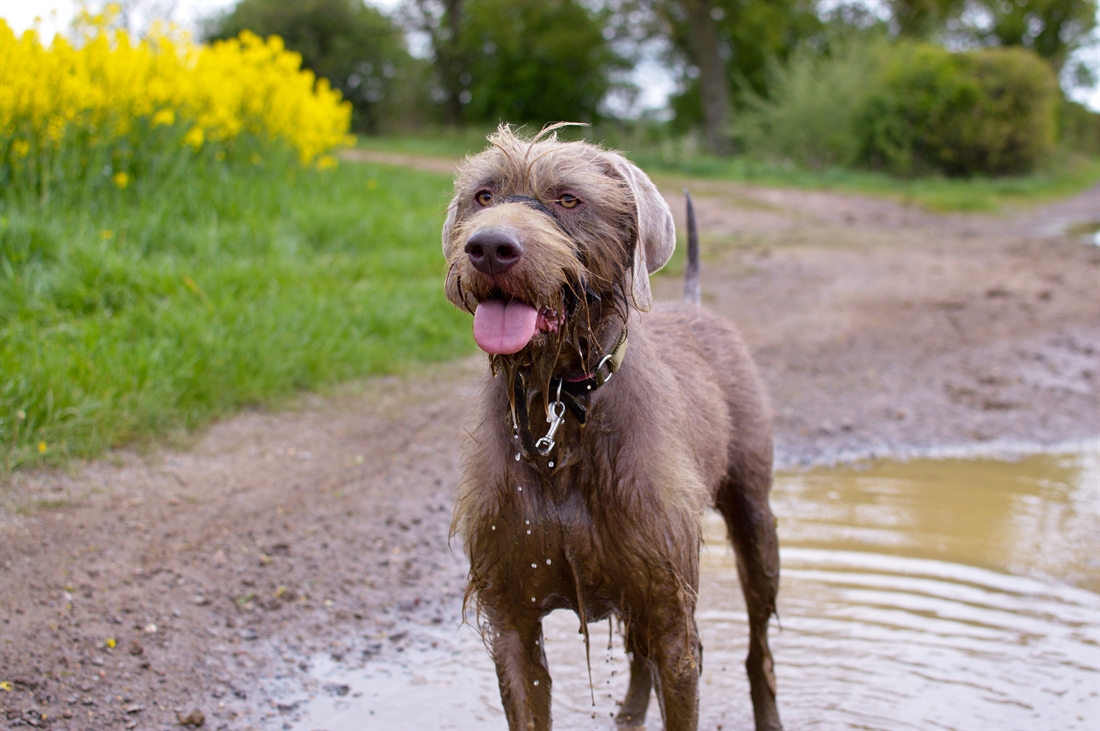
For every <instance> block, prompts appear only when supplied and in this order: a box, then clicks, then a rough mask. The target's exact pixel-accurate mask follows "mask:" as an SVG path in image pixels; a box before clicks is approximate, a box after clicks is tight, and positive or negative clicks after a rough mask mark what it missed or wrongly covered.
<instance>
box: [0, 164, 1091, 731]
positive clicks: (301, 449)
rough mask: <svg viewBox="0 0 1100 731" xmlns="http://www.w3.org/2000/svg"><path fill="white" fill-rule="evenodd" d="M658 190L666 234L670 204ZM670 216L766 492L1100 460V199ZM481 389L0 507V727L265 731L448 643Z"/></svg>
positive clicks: (428, 383)
mask: <svg viewBox="0 0 1100 731" xmlns="http://www.w3.org/2000/svg"><path fill="white" fill-rule="evenodd" d="M389 162H395V161H392V160H391V161H389ZM413 162H416V161H413ZM425 164H427V163H425ZM432 164H436V165H438V161H436V162H435V163H432ZM658 182H659V183H661V187H662V190H665V191H666V192H667V193H668V194H669V200H670V202H671V203H672V204H673V206H674V210H677V211H679V210H682V201H681V200H680V198H679V197H678V195H677V194H676V193H675V192H674V191H676V190H678V189H679V188H680V187H682V182H683V181H672V180H669V181H658ZM691 188H692V190H693V191H694V192H695V196H696V204H697V208H698V211H699V218H700V225H701V228H702V232H703V246H704V250H705V259H704V278H703V290H704V300H705V303H706V304H707V305H708V306H710V307H712V308H713V309H715V310H717V311H719V312H721V313H723V314H726V315H728V316H730V317H731V318H733V319H734V320H736V321H737V322H738V323H739V325H740V326H741V328H742V330H743V332H744V334H745V337H746V339H747V340H748V342H749V343H750V345H751V346H752V347H753V349H754V351H755V353H756V357H757V360H758V362H759V364H760V367H761V369H762V371H763V373H764V376H765V379H766V380H767V382H768V385H769V387H770V389H771V392H772V395H773V402H774V408H775V412H776V417H777V441H778V446H779V452H778V453H779V460H780V462H781V463H782V464H785V465H795V464H798V463H804V462H812V461H821V460H830V459H836V458H843V457H845V456H853V455H867V454H871V453H874V454H885V453H899V452H900V453H905V452H908V451H914V450H928V449H931V448H935V447H938V446H949V445H967V444H978V443H994V444H997V443H1009V442H1028V443H1037V444H1044V443H1052V442H1058V441H1062V440H1067V439H1077V438H1092V437H1096V436H1097V435H1100V383H1098V381H1100V249H1098V248H1097V247H1094V246H1089V245H1086V244H1084V243H1082V242H1081V241H1078V240H1074V239H1070V238H1066V237H1063V236H1061V235H1060V232H1061V231H1062V230H1064V229H1063V228H1062V227H1061V226H1062V223H1061V222H1065V223H1072V222H1077V221H1086V220H1097V218H1100V188H1096V189H1093V190H1091V191H1089V192H1088V193H1086V194H1084V195H1082V196H1079V197H1078V198H1075V199H1073V200H1071V201H1065V202H1061V203H1058V204H1056V205H1054V206H1050V207H1047V208H1045V209H1039V210H1034V211H1029V212H1026V213H1021V214H1019V215H1014V216H1001V217H991V216H961V215H958V216H937V215H932V214H929V213H926V212H923V211H921V210H919V209H913V208H907V207H904V206H900V205H898V204H895V203H891V202H888V201H883V200H879V199H872V198H860V197H853V196H842V195H836V194H829V193H805V192H797V191H784V190H773V189H758V188H750V187H746V186H740V185H728V184H719V183H693V184H692V185H691ZM1052 222H1054V223H1058V225H1057V226H1055V225H1054V223H1052ZM679 287H680V278H679V275H678V274H675V273H673V274H669V275H662V276H659V277H658V278H657V280H656V283H655V289H656V291H657V293H658V296H659V297H665V298H671V297H676V296H678V292H679ZM482 367H484V363H483V361H482V359H481V358H473V359H470V360H469V361H465V362H463V363H460V364H458V365H457V366H456V365H455V364H449V365H443V366H435V367H431V368H425V369H422V370H419V371H417V372H414V373H410V374H408V375H407V376H405V377H401V378H387V379H375V380H370V381H367V382H364V383H360V384H352V385H349V386H346V387H343V388H341V389H339V390H338V391H337V392H336V393H334V394H332V395H329V396H325V397H304V398H303V399H302V401H301V403H300V405H299V408H297V409H293V410H289V411H287V412H284V413H277V414H267V413H245V414H242V415H240V416H238V417H236V418H233V419H231V420H228V421H226V422H224V423H221V424H218V425H216V426H214V427H212V428H211V429H209V430H207V431H206V432H205V433H204V434H202V435H201V436H200V437H199V438H198V439H197V442H196V444H195V445H194V446H193V448H191V449H189V450H187V451H172V450H168V449H163V450H160V451H157V452H155V453H153V454H146V455H139V454H135V453H133V452H129V451H120V452H117V453H113V454H110V455H107V456H106V457H104V458H103V459H102V460H99V461H96V462H93V463H90V464H87V465H81V466H77V467H75V468H74V470H73V472H72V474H62V473H58V472H49V473H42V472H39V473H32V474H17V475H16V476H15V477H14V478H12V479H10V480H8V482H7V483H6V484H4V485H2V486H0V496H2V499H3V501H2V505H0V622H2V625H0V681H2V682H4V683H5V685H3V686H0V725H2V724H5V723H6V724H7V725H9V726H12V727H15V726H20V725H30V726H39V727H50V728H72V729H117V728H142V729H159V728H168V727H173V726H178V724H179V723H180V722H181V721H182V722H192V723H197V722H199V721H200V718H201V720H202V723H203V724H204V727H205V728H233V729H238V728H265V729H266V728H279V727H280V726H281V724H282V719H284V718H285V717H287V715H288V714H290V715H292V714H293V713H294V711H295V709H294V708H293V707H291V706H290V705H286V704H283V705H280V701H281V699H280V698H278V697H274V695H273V694H272V693H270V692H265V690H264V689H265V688H270V687H272V686H271V685H270V682H269V681H271V680H272V679H277V680H278V681H279V682H281V683H284V684H286V683H290V684H293V683H295V682H299V681H300V679H301V678H302V677H303V676H304V675H305V673H306V671H307V670H308V658H310V657H311V656H315V655H316V653H319V652H327V653H329V654H331V655H332V657H333V658H336V659H337V661H343V660H351V659H355V660H359V659H361V658H369V657H370V656H372V655H373V654H376V653H377V652H379V650H380V648H382V647H383V646H384V645H385V646H388V647H396V648H397V649H400V647H401V646H402V645H403V643H407V642H409V637H410V629H415V627H416V626H417V625H418V624H433V623H445V624H447V625H454V624H457V622H458V620H459V611H460V595H461V589H462V584H463V579H464V567H463V565H462V562H461V561H460V560H459V559H458V558H456V557H455V555H454V554H453V552H452V551H450V550H449V549H448V545H447V525H448V522H449V516H450V501H451V488H452V486H453V485H454V483H455V481H456V477H457V460H458V446H459V442H460V437H461V427H462V423H463V418H464V413H465V410H466V405H467V404H468V402H469V399H470V398H472V394H471V391H470V389H469V385H468V384H470V383H471V381H472V379H473V377H474V374H475V373H476V372H477V370H478V369H480V368H482ZM332 692H334V693H339V692H340V689H339V688H334V689H332Z"/></svg>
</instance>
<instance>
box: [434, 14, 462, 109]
mask: <svg viewBox="0 0 1100 731" xmlns="http://www.w3.org/2000/svg"><path fill="white" fill-rule="evenodd" d="M446 6H447V18H446V19H447V30H448V35H449V37H448V38H447V39H446V40H445V41H444V42H443V43H442V44H440V46H441V47H440V48H439V49H438V51H437V53H438V54H439V56H440V59H439V60H440V69H439V71H440V76H441V77H442V79H441V80H442V81H443V85H444V86H445V87H446V89H447V107H446V109H447V112H446V114H447V124H449V125H451V126H452V127H459V126H461V125H462V71H463V69H464V66H465V64H463V63H462V54H461V52H460V51H459V47H460V46H459V37H458V34H459V30H460V28H461V21H462V0H446Z"/></svg>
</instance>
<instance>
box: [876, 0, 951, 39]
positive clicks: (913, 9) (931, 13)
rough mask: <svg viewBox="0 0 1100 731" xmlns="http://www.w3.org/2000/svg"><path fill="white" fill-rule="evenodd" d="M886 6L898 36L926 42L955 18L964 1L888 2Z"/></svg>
mask: <svg viewBox="0 0 1100 731" xmlns="http://www.w3.org/2000/svg"><path fill="white" fill-rule="evenodd" d="M887 5H888V6H889V8H890V15H891V17H892V18H893V20H894V25H895V26H896V28H895V30H896V32H897V34H898V35H899V36H901V37H902V38H915V39H919V40H926V39H928V38H931V37H932V36H934V35H935V34H937V33H939V32H941V31H942V30H943V29H944V28H945V27H946V25H947V22H948V20H950V19H953V18H957V17H958V16H959V15H960V14H961V13H962V11H963V9H964V7H965V5H966V0H889V2H888V3H887Z"/></svg>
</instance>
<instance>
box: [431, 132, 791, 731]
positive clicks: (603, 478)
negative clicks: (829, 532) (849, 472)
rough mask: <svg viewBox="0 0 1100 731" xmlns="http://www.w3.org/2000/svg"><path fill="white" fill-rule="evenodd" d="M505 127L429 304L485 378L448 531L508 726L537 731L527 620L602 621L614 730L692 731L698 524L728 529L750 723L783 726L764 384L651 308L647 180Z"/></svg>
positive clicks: (486, 155) (626, 167)
mask: <svg viewBox="0 0 1100 731" xmlns="http://www.w3.org/2000/svg"><path fill="white" fill-rule="evenodd" d="M561 126H562V125H554V126H552V127H549V128H547V129H545V130H543V132H542V133H540V134H539V135H537V136H536V137H535V138H533V139H523V138H521V137H519V136H517V135H516V134H515V133H514V132H513V131H512V130H511V129H510V128H509V127H506V126H502V127H501V128H500V129H499V130H498V131H497V132H496V133H495V134H494V135H492V136H491V137H490V138H489V142H490V143H491V146H490V147H489V149H487V150H486V151H485V152H483V153H481V154H479V155H477V156H476V157H473V158H470V159H468V160H467V161H466V162H465V163H464V165H463V166H462V167H461V169H460V171H459V174H458V178H457V182H456V185H455V188H456V193H455V197H454V200H453V201H452V202H451V205H450V208H449V210H448V215H447V219H446V223H445V224H444V226H443V253H444V255H445V256H446V258H447V278H446V294H447V297H448V299H449V300H450V301H451V302H452V303H453V304H454V305H455V306H457V307H460V308H462V309H465V310H467V311H469V312H470V313H472V314H473V330H474V339H475V340H476V341H477V344H478V345H479V346H480V347H481V349H482V350H484V351H486V352H487V353H489V356H490V357H489V361H490V369H489V370H490V374H488V375H487V378H486V381H485V384H484V388H483V392H482V394H481V398H480V399H479V400H478V402H477V406H476V413H475V414H474V419H473V422H472V424H471V427H470V430H469V436H468V439H467V442H466V444H465V446H464V464H463V476H462V481H461V483H460V485H459V488H458V497H457V502H456V505H455V510H454V518H453V523H452V532H453V533H454V534H456V535H458V536H460V537H461V539H462V542H463V546H464V548H465V551H466V553H467V555H468V557H469V561H470V575H469V582H468V585H467V589H466V606H467V607H470V608H472V609H474V610H475V611H476V614H477V616H478V619H479V624H480V626H481V629H482V632H483V636H484V638H485V640H486V644H487V646H488V647H489V649H490V652H491V655H492V657H493V660H494V662H495V663H496V669H497V677H498V679H499V682H500V694H501V699H502V701H503V704H504V710H505V713H506V715H507V718H508V725H509V728H511V729H514V730H516V729H520V730H524V731H534V730H535V729H548V728H550V726H551V719H550V673H549V669H548V668H547V663H546V655H545V652H544V651H543V639H542V618H543V617H544V616H545V615H546V614H548V613H549V612H551V611H553V610H555V609H571V610H573V611H575V612H576V613H577V615H578V616H579V618H580V622H581V629H582V632H584V634H585V639H586V641H587V639H588V634H587V632H588V629H587V628H588V623H590V622H594V621H599V620H601V619H605V618H607V617H609V616H615V617H617V618H618V619H619V620H620V622H621V627H622V628H623V635H624V640H625V644H626V649H627V652H628V654H629V657H630V685H629V689H628V691H627V696H626V699H625V700H624V701H623V704H622V709H621V711H620V713H619V714H618V716H617V717H616V721H617V723H618V724H620V725H623V726H632V725H641V724H642V723H644V719H645V713H646V708H647V706H648V704H649V698H650V695H651V691H652V690H653V689H656V695H657V698H658V701H659V703H660V708H661V714H662V716H663V719H664V724H665V728H666V729H670V730H679V729H694V728H696V726H697V724H698V705H699V690H698V686H699V675H700V672H701V670H702V660H703V657H702V646H701V644H700V641H699V634H698V631H697V628H696V624H695V619H694V612H695V604H696V599H697V589H698V582H699V548H700V541H701V527H700V517H701V514H702V512H703V511H704V510H705V509H706V508H707V507H708V505H711V506H714V507H715V508H717V509H718V510H719V512H721V514H722V516H723V517H724V518H725V521H726V525H727V526H728V528H729V533H730V538H731V541H732V543H733V546H734V549H735V551H736V555H737V567H738V572H739V575H740V579H741V586H742V590H743V592H744V595H745V600H746V604H747V607H748V614H749V627H750V643H749V654H748V660H747V662H746V667H747V669H748V676H749V681H750V687H751V695H752V702H753V708H754V714H755V719H756V727H757V729H775V728H779V727H780V723H779V715H778V712H777V710H776V704H775V678H774V675H773V671H772V657H771V652H770V650H769V648H768V639H767V632H768V621H769V619H770V617H771V615H772V614H773V613H774V612H775V598H776V592H777V591H778V587H779V552H778V543H777V539H776V533H775V519H774V518H773V517H772V513H771V509H770V507H769V505H768V493H769V491H770V489H771V467H772V435H771V422H770V416H769V411H768V407H767V405H766V401H765V396H764V390H763V387H762V384H761V382H760V378H759V376H758V375H757V372H756V369H755V367H754V366H753V363H752V361H751V359H750V357H749V355H748V353H747V351H746V348H745V346H744V344H743V343H742V341H741V339H740V337H739V336H738V334H737V331H736V330H735V329H734V328H733V326H732V325H730V324H729V323H728V322H726V321H725V320H722V319H721V318H718V317H716V316H714V315H712V314H710V313H708V312H707V311H706V310H704V309H702V308H701V307H700V306H698V304H697V299H698V297H697V294H692V293H697V292H698V283H697V274H696V273H695V272H697V269H698V253H697V251H695V252H694V253H692V251H690V250H691V249H693V248H694V249H697V247H691V246H689V276H688V281H687V283H686V286H685V291H686V292H688V293H689V295H688V297H687V301H685V302H680V303H671V304H660V305H657V306H652V295H651V292H650V285H649V275H650V274H652V273H653V272H655V271H656V270H657V269H659V268H661V267H662V266H663V265H664V264H665V263H666V262H667V261H668V259H669V257H670V256H671V255H672V251H673V248H674V247H675V244H676V239H675V229H674V226H673V222H672V214H671V212H670V211H669V208H668V205H667V204H666V203H665V201H664V199H663V198H662V197H661V196H660V194H659V193H658V192H657V189H656V188H655V187H654V185H653V183H652V182H650V180H649V178H648V177H646V175H645V174H644V173H643V172H642V171H641V170H639V169H638V168H637V167H635V166H634V165H633V164H631V163H630V162H628V161H627V160H626V159H625V158H623V157H621V156H620V155H617V154H615V153H612V152H608V151H605V150H603V149H601V148H599V147H596V146H593V145H589V144H585V143H578V142H563V141H560V140H558V139H557V137H556V132H555V130H556V129H558V128H560V127H561Z"/></svg>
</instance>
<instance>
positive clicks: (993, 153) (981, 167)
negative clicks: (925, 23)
mask: <svg viewBox="0 0 1100 731" xmlns="http://www.w3.org/2000/svg"><path fill="white" fill-rule="evenodd" d="M1058 102H1059V95H1058V82H1057V79H1056V78H1055V76H1054V73H1053V72H1052V70H1051V69H1050V67H1049V66H1048V65H1047V64H1045V63H1043V61H1042V60H1041V59H1040V58H1039V57H1038V56H1036V54H1035V53H1033V52H1032V51H1029V50H1027V49H1023V48H990V49H983V50H979V51H969V52H965V53H951V52H949V51H947V50H946V49H944V48H943V47H941V46H936V45H933V44H930V43H921V44H903V45H900V46H898V47H896V48H895V49H893V50H892V51H891V58H890V59H889V62H888V63H886V64H885V67H884V69H883V76H882V79H881V81H880V82H879V83H878V84H877V88H876V89H875V90H874V91H873V92H872V93H871V94H870V95H869V97H868V99H867V101H866V103H865V105H864V108H863V109H862V110H861V114H860V119H859V120H857V124H856V131H857V136H858V139H859V140H860V142H861V144H862V145H863V155H864V158H865V160H866V162H868V163H870V164H872V165H874V166H876V167H882V168H885V169H887V170H889V171H891V172H894V173H900V174H904V175H908V174H913V173H922V172H928V171H940V172H944V173H947V174H948V175H972V174H975V173H985V174H992V175H1005V174H1014V173H1024V172H1029V171H1031V170H1032V169H1034V167H1035V166H1036V165H1037V164H1038V163H1040V162H1042V161H1043V159H1044V158H1045V157H1046V155H1047V154H1048V153H1049V152H1050V151H1051V149H1052V148H1053V146H1054V141H1055V135H1056V131H1057V130H1056V125H1057V113H1058Z"/></svg>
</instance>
